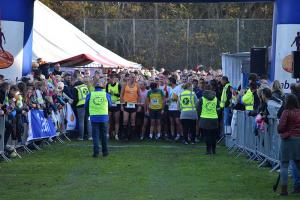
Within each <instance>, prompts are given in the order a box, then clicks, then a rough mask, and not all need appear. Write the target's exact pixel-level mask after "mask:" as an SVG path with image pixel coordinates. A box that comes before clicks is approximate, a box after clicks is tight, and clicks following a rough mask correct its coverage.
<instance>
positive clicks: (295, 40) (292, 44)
mask: <svg viewBox="0 0 300 200" xmlns="http://www.w3.org/2000/svg"><path fill="white" fill-rule="evenodd" d="M295 43H296V39H295V40H294V42H293V43H292V45H291V47H292V46H293V45H294V44H295Z"/></svg>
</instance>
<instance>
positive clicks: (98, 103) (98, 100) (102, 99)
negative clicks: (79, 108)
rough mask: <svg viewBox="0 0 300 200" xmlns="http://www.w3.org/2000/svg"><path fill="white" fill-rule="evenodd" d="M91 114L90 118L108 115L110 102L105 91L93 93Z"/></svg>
mask: <svg viewBox="0 0 300 200" xmlns="http://www.w3.org/2000/svg"><path fill="white" fill-rule="evenodd" d="M89 114H90V116H95V115H108V101H107V98H106V92H105V91H94V92H91V97H90V101H89Z"/></svg>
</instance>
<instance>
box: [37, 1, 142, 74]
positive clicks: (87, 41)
mask: <svg viewBox="0 0 300 200" xmlns="http://www.w3.org/2000/svg"><path fill="white" fill-rule="evenodd" d="M99 28H101V27H99ZM32 50H33V59H37V58H43V59H44V60H46V61H49V62H57V61H60V60H63V59H67V58H70V57H74V56H77V55H79V54H89V55H91V56H93V57H95V58H97V62H98V63H99V62H101V63H99V64H102V65H104V66H106V67H117V66H120V67H124V68H136V69H139V68H141V65H139V64H137V63H134V62H131V61H128V60H126V59H124V58H122V57H120V56H118V55H117V54H115V53H113V52H112V51H110V50H108V49H106V48H104V47H102V46H101V45H99V44H98V43H96V42H95V41H94V40H92V39H91V38H90V37H88V36H87V35H86V34H84V33H83V32H81V31H80V30H79V29H78V28H76V27H75V26H73V25H72V24H71V23H69V22H68V21H66V20H65V19H63V18H62V17H60V16H59V15H58V14H56V13H55V12H54V11H52V10H51V9H49V8H48V7H47V6H45V5H44V4H43V3H41V2H40V1H35V5H34V24H33V45H32Z"/></svg>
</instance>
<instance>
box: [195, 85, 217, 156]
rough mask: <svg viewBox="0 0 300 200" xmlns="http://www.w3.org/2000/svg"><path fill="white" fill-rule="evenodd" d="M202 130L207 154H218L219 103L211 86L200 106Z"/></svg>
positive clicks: (207, 89)
mask: <svg viewBox="0 0 300 200" xmlns="http://www.w3.org/2000/svg"><path fill="white" fill-rule="evenodd" d="M198 110H199V116H200V120H199V121H200V128H201V130H202V134H203V136H204V139H205V143H206V154H207V155H209V154H215V153H216V143H217V136H218V133H219V130H218V129H219V120H218V110H219V102H218V100H217V97H216V92H215V91H213V90H212V87H211V85H206V86H205V90H204V92H203V96H202V98H201V99H200V101H199V105H198Z"/></svg>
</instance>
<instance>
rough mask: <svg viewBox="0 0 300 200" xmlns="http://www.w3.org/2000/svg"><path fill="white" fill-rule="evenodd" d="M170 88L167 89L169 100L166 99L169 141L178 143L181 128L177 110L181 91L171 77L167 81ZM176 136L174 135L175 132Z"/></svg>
mask: <svg viewBox="0 0 300 200" xmlns="http://www.w3.org/2000/svg"><path fill="white" fill-rule="evenodd" d="M169 81H170V84H171V86H170V87H169V98H168V105H169V119H170V129H171V135H170V139H174V140H175V141H178V140H179V139H180V135H181V133H182V127H181V123H180V111H179V108H178V96H179V95H180V93H181V92H183V90H182V89H181V87H178V86H177V85H176V79H175V78H173V77H171V78H170V79H169ZM175 131H176V132H177V134H175V133H176V132H175Z"/></svg>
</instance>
